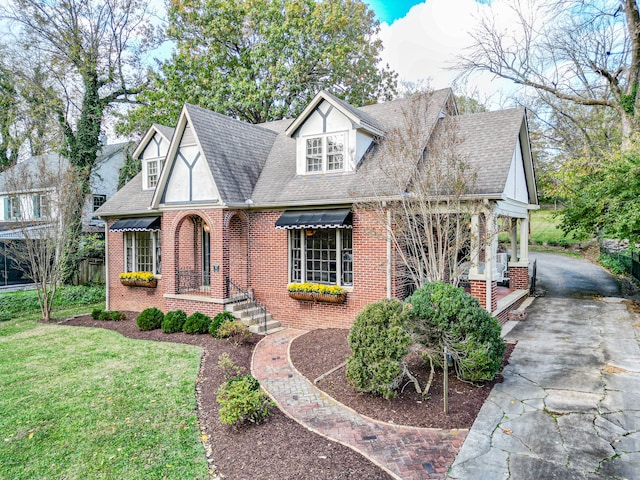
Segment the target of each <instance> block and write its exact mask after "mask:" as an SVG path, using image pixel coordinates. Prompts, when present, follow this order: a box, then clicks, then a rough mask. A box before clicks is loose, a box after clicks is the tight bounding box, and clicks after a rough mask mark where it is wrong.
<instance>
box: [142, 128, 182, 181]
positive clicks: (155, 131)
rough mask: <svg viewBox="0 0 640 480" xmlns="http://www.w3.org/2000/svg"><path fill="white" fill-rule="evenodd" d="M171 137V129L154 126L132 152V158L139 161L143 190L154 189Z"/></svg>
mask: <svg viewBox="0 0 640 480" xmlns="http://www.w3.org/2000/svg"><path fill="white" fill-rule="evenodd" d="M172 136H173V128H169V127H165V126H163V125H156V124H154V125H152V126H151V128H149V130H148V131H147V133H146V134H145V136H144V137H143V138H142V141H141V142H140V143H139V144H138V147H137V148H136V149H135V151H134V152H133V158H138V159H140V161H141V163H142V189H143V190H153V189H154V188H156V186H157V184H158V180H159V179H160V173H161V172H162V168H163V167H164V164H165V160H166V158H167V151H168V150H169V145H170V143H171V137H172Z"/></svg>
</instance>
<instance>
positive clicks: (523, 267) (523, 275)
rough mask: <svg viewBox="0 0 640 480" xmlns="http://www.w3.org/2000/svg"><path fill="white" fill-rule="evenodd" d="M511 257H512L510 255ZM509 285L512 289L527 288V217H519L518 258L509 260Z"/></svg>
mask: <svg viewBox="0 0 640 480" xmlns="http://www.w3.org/2000/svg"><path fill="white" fill-rule="evenodd" d="M512 258H513V257H512ZM509 285H510V286H511V288H513V289H514V290H528V289H529V217H528V215H527V217H525V218H521V219H520V258H519V259H518V260H517V261H513V260H512V261H511V262H509Z"/></svg>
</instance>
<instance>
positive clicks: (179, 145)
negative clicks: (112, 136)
mask: <svg viewBox="0 0 640 480" xmlns="http://www.w3.org/2000/svg"><path fill="white" fill-rule="evenodd" d="M219 202H220V194H219V190H218V187H217V186H216V182H215V180H214V178H213V174H212V173H211V169H210V167H209V164H208V162H207V158H206V156H205V153H204V151H203V149H202V145H201V143H200V140H199V138H198V134H197V132H196V129H195V128H194V127H193V122H192V121H191V118H190V114H189V109H188V107H187V106H185V107H184V108H183V109H182V113H181V114H180V118H179V120H178V125H177V127H176V131H175V133H174V135H173V139H172V141H171V144H170V146H169V149H168V153H167V162H166V168H164V169H163V170H162V175H161V176H160V179H159V181H158V188H157V189H156V192H155V194H154V196H153V200H152V208H159V207H160V206H172V205H185V204H194V203H198V204H217V203H219Z"/></svg>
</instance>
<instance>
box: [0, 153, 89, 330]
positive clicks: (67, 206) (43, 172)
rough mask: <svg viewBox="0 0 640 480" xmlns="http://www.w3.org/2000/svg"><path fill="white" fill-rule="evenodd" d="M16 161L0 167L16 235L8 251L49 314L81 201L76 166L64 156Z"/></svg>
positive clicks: (80, 188)
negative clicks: (25, 161) (5, 168)
mask: <svg viewBox="0 0 640 480" xmlns="http://www.w3.org/2000/svg"><path fill="white" fill-rule="evenodd" d="M47 158H49V159H50V158H51V157H49V156H41V157H37V159H36V160H37V162H27V163H19V164H18V165H16V166H15V167H13V169H11V170H10V171H8V172H6V173H5V178H4V182H3V183H4V184H3V191H5V192H8V197H7V200H6V201H7V203H8V204H9V205H10V209H9V211H10V215H11V216H12V218H13V220H14V221H15V230H16V231H17V232H18V238H17V239H15V240H12V241H10V242H8V245H7V256H8V257H9V258H11V259H12V260H13V261H14V263H15V265H16V267H17V268H18V269H19V270H20V271H21V272H22V273H23V275H24V277H25V278H27V279H29V280H31V281H33V282H34V283H35V284H36V287H37V291H38V301H39V303H40V310H41V313H42V318H43V319H44V320H45V321H49V320H50V319H51V309H52V307H53V299H54V296H55V293H56V290H57V287H58V284H59V283H60V282H61V279H62V276H63V273H64V266H65V263H66V262H65V261H64V259H65V255H66V254H67V248H68V245H69V240H70V238H71V236H72V235H73V229H72V225H73V223H74V221H75V217H74V215H75V211H76V210H77V209H78V206H79V205H82V202H83V193H82V185H81V182H79V181H78V175H77V173H76V171H75V170H74V169H73V168H71V167H69V166H68V163H67V162H66V161H64V160H63V159H59V160H57V161H55V162H51V161H47Z"/></svg>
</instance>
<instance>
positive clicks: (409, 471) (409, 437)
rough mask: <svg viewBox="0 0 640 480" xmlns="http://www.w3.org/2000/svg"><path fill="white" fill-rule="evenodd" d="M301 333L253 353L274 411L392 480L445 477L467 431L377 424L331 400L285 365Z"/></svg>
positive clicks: (278, 337) (288, 333) (268, 341)
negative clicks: (366, 461)
mask: <svg viewBox="0 0 640 480" xmlns="http://www.w3.org/2000/svg"><path fill="white" fill-rule="evenodd" d="M303 333H305V332H304V331H302V330H292V329H286V330H282V331H280V332H278V333H276V334H274V335H268V336H266V337H265V338H263V339H262V340H261V341H260V343H258V345H257V347H256V349H255V351H254V354H253V360H252V365H251V370H252V372H253V375H254V376H255V377H256V378H257V379H258V380H259V381H260V384H261V385H262V386H263V387H264V388H265V389H266V390H267V391H268V392H269V394H270V395H271V397H272V398H273V399H274V400H275V401H276V403H277V404H278V407H279V408H280V409H281V410H282V411H284V412H285V413H286V414H287V415H289V416H290V417H292V418H293V419H294V420H296V421H297V422H298V423H300V424H302V425H303V426H305V427H306V428H308V429H309V430H311V431H313V432H316V433H319V434H320V435H323V436H325V437H327V438H329V439H331V440H334V441H336V442H339V443H341V444H343V445H346V446H348V447H351V448H352V449H354V450H355V451H357V452H359V453H361V454H362V455H364V456H365V457H367V458H368V459H369V460H371V461H372V462H374V463H375V464H377V465H379V466H381V467H383V468H384V469H385V470H386V471H388V472H389V473H391V474H392V475H393V476H394V477H395V478H400V479H404V480H418V479H442V478H444V477H445V474H446V472H447V469H448V468H449V466H450V465H451V464H452V463H453V460H454V459H455V456H456V455H457V453H458V450H459V449H460V447H461V446H462V443H463V442H464V439H465V437H466V436H467V430H466V429H465V430H441V429H431V428H415V427H404V426H397V425H392V424H388V423H384V422H378V421H376V420H373V419H371V418H367V417H364V416H362V415H359V414H357V413H356V412H354V411H353V410H351V409H349V408H348V407H346V406H345V405H342V404H341V403H339V402H337V401H335V400H334V399H332V398H331V397H329V396H327V395H326V394H324V393H323V392H321V391H320V390H318V389H317V388H315V387H314V386H313V385H312V384H311V383H310V382H309V381H307V379H305V378H304V377H303V376H302V375H300V374H299V373H298V371H297V370H296V369H295V368H294V367H293V366H292V365H291V363H290V361H289V344H290V343H291V341H292V340H293V339H294V338H296V337H297V336H299V335H302V334H303Z"/></svg>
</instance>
